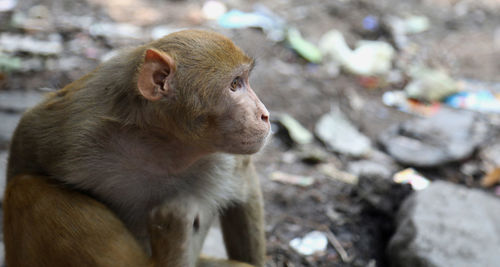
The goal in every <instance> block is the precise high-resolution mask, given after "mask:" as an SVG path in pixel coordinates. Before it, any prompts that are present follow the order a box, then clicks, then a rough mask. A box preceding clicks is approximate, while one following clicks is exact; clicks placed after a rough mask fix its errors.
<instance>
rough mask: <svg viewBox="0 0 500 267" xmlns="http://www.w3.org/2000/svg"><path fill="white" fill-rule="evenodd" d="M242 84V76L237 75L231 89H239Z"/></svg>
mask: <svg viewBox="0 0 500 267" xmlns="http://www.w3.org/2000/svg"><path fill="white" fill-rule="evenodd" d="M240 85H241V79H240V77H239V76H238V77H236V78H234V80H233V81H232V82H231V91H233V92H234V91H236V89H238V87H240Z"/></svg>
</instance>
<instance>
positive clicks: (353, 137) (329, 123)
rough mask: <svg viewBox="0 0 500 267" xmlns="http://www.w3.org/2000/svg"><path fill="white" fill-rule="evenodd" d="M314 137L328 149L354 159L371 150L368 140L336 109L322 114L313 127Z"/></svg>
mask: <svg viewBox="0 0 500 267" xmlns="http://www.w3.org/2000/svg"><path fill="white" fill-rule="evenodd" d="M315 132H316V135H317V136H318V138H319V139H321V141H323V142H324V143H325V144H326V146H327V147H328V149H330V150H332V151H335V152H338V153H342V154H346V155H349V156H354V157H361V156H363V155H366V154H368V153H369V152H370V150H371V144H370V139H368V137H366V136H365V135H363V134H362V133H360V132H359V131H358V130H357V129H356V128H355V127H354V126H353V125H352V124H351V122H349V121H348V120H347V118H346V117H345V115H344V114H343V113H342V112H341V111H340V109H338V108H332V110H331V111H330V112H329V113H327V114H324V115H323V116H322V117H321V118H320V119H319V121H318V123H317V124H316V127H315Z"/></svg>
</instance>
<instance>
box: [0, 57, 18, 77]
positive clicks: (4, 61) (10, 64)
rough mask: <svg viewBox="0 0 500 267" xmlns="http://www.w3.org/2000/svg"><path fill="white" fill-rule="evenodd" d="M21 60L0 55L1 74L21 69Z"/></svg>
mask: <svg viewBox="0 0 500 267" xmlns="http://www.w3.org/2000/svg"><path fill="white" fill-rule="evenodd" d="M21 67H22V65H21V59H20V58H18V57H11V56H8V55H4V54H1V53H0V72H11V71H15V70H19V69H21Z"/></svg>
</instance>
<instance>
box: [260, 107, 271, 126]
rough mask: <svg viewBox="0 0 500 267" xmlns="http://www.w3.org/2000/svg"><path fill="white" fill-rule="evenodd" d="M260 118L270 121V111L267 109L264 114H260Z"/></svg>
mask: <svg viewBox="0 0 500 267" xmlns="http://www.w3.org/2000/svg"><path fill="white" fill-rule="evenodd" d="M260 119H261V120H262V121H263V122H265V123H268V122H269V112H268V111H267V110H265V111H264V112H263V113H262V115H260Z"/></svg>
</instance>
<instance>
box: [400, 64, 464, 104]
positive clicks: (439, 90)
mask: <svg viewBox="0 0 500 267" xmlns="http://www.w3.org/2000/svg"><path fill="white" fill-rule="evenodd" d="M409 74H410V76H411V77H412V81H411V82H410V83H409V84H408V85H406V87H405V91H406V94H407V95H408V97H410V98H415V99H418V100H423V101H428V102H432V101H441V100H443V99H444V98H446V97H447V96H449V95H452V94H454V93H456V92H458V91H459V90H460V87H459V84H458V83H457V82H456V81H455V80H453V79H452V78H451V77H450V76H448V74H446V73H445V72H444V71H442V70H436V69H429V68H426V67H414V68H412V69H411V70H410V71H409Z"/></svg>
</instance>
